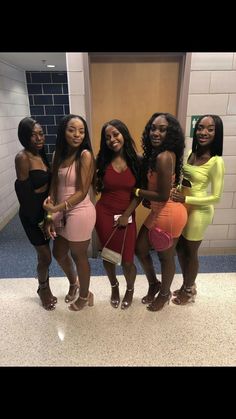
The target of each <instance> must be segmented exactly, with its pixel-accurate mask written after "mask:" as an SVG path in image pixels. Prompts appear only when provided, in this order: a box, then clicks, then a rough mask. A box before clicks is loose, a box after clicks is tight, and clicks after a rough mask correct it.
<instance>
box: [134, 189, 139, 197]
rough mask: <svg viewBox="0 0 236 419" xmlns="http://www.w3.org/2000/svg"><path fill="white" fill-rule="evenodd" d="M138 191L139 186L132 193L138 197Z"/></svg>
mask: <svg viewBox="0 0 236 419" xmlns="http://www.w3.org/2000/svg"><path fill="white" fill-rule="evenodd" d="M139 191H140V188H136V189H135V192H134V195H135V196H137V197H139Z"/></svg>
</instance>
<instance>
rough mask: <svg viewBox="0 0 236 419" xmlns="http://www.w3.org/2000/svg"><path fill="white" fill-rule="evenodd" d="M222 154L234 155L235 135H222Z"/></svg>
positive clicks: (235, 150)
mask: <svg viewBox="0 0 236 419" xmlns="http://www.w3.org/2000/svg"><path fill="white" fill-rule="evenodd" d="M235 113H236V112H235ZM223 154H224V156H232V155H233V156H236V135H235V136H234V137H233V136H224V146H223Z"/></svg>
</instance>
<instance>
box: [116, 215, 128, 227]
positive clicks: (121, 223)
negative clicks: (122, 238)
mask: <svg viewBox="0 0 236 419" xmlns="http://www.w3.org/2000/svg"><path fill="white" fill-rule="evenodd" d="M128 222H129V217H127V216H126V215H121V216H120V217H119V218H117V220H116V221H115V222H114V226H118V227H126V226H127V224H128Z"/></svg>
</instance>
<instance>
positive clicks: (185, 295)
mask: <svg viewBox="0 0 236 419" xmlns="http://www.w3.org/2000/svg"><path fill="white" fill-rule="evenodd" d="M196 295H197V290H196V286H194V288H193V286H192V287H186V286H184V287H183V288H182V289H181V291H180V292H179V293H178V294H177V297H175V298H173V299H172V300H171V301H172V303H174V304H176V305H178V306H184V305H185V304H188V303H194V302H195V298H196Z"/></svg>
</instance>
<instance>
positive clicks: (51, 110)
mask: <svg viewBox="0 0 236 419" xmlns="http://www.w3.org/2000/svg"><path fill="white" fill-rule="evenodd" d="M63 112H64V109H63V106H45V113H46V115H61V114H62V113H63Z"/></svg>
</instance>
